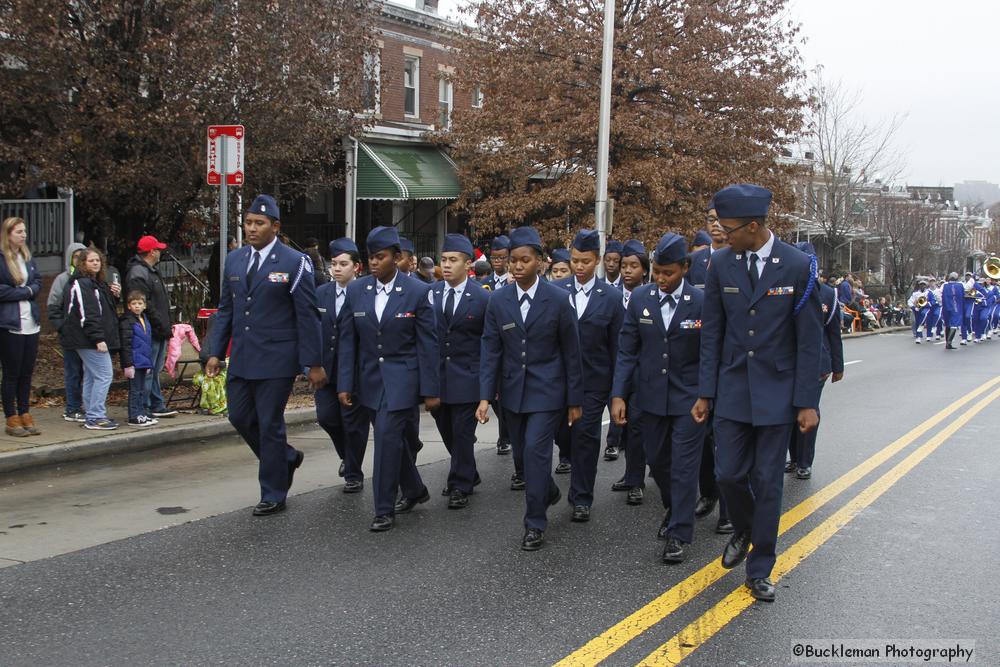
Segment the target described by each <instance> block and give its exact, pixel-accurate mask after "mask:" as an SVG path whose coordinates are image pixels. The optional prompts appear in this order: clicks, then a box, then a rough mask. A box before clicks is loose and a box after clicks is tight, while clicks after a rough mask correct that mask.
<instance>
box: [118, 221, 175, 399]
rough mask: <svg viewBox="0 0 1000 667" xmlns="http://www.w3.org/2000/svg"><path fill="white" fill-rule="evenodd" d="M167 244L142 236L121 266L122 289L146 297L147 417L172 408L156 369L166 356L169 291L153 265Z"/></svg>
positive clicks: (160, 369)
mask: <svg viewBox="0 0 1000 667" xmlns="http://www.w3.org/2000/svg"><path fill="white" fill-rule="evenodd" d="M166 247H167V244H166V243H160V242H159V241H158V240H157V239H156V237H155V236H149V235H146V236H143V237H142V238H140V239H139V243H138V244H137V245H136V249H137V251H138V254H136V255H135V256H134V257H132V258H131V259H130V260H129V261H128V265H127V266H126V268H125V291H124V292H123V294H125V295H128V294H129V293H130V292H133V291H136V292H141V293H142V294H143V296H145V297H146V314H147V315H148V316H149V324H150V327H151V328H152V334H153V350H152V357H153V368H152V369H151V370H150V372H149V373H148V374H147V375H146V397H147V398H146V401H147V403H146V413H147V414H148V415H149V416H151V417H173V416H174V415H176V414H177V411H176V410H170V409H168V408H167V406H166V405H165V404H164V402H163V394H162V393H161V391H160V372H161V371H162V370H163V364H164V362H165V361H166V359H167V342H168V341H169V340H170V335H171V324H172V323H171V319H170V295H169V294H168V293H167V286H166V285H165V284H164V283H163V278H162V277H161V276H160V273H159V271H157V270H156V265H157V264H158V263H159V261H160V251H161V250H164V249H165V248H166Z"/></svg>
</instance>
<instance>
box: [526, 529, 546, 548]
mask: <svg viewBox="0 0 1000 667" xmlns="http://www.w3.org/2000/svg"><path fill="white" fill-rule="evenodd" d="M544 541H545V533H543V532H542V531H540V530H537V529H535V528H528V529H527V530H526V531H524V537H522V538H521V548H522V549H524V550H525V551H538V550H539V549H541V548H542V542H544Z"/></svg>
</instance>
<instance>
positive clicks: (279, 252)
mask: <svg viewBox="0 0 1000 667" xmlns="http://www.w3.org/2000/svg"><path fill="white" fill-rule="evenodd" d="M280 219H281V213H280V211H279V209H278V203H277V202H276V201H275V200H274V198H273V197H271V196H269V195H258V196H257V198H256V199H254V200H253V204H252V205H251V206H250V210H249V211H247V214H246V217H245V218H244V221H243V233H244V238H245V240H246V242H247V244H248V245H246V246H244V247H242V248H240V249H238V250H234V251H233V252H231V253H229V255H228V256H227V257H226V264H225V284H224V285H223V286H222V294H221V297H220V301H219V312H218V314H217V315H216V316H215V324H214V326H213V327H212V336H211V339H210V342H209V348H208V349H209V359H208V362H207V363H206V364H205V374H206V375H207V376H208V377H214V376H216V375H218V374H219V370H220V369H221V367H222V362H221V361H220V360H221V359H224V358H225V355H226V348H227V346H228V345H229V343H230V339H232V351H231V353H230V357H229V370H228V373H227V375H226V400H227V402H228V405H229V421H230V423H232V425H233V426H234V427H235V428H236V431H237V432H238V433H239V434H240V435H241V436H242V437H243V439H244V440H245V441H246V443H247V444H248V445H250V449H252V450H253V453H254V454H255V455H256V456H257V458H258V459H259V460H260V466H259V473H258V478H259V480H260V502H259V503H258V504H257V506H256V507H254V510H253V514H254V516H267V515H270V514H276V513H277V512H281V511H283V510H284V509H285V498H286V497H287V496H288V489H289V488H291V486H292V477H293V476H294V474H295V470H296V469H297V468H298V467H299V466H300V465H302V459H303V458H304V455H303V453H302V452H300V451H298V450H297V449H295V448H294V447H292V446H291V445H289V444H288V439H287V438H286V437H285V404H286V403H287V402H288V395H289V394H290V393H291V391H292V384H293V383H294V382H295V377H296V376H297V375H298V374H299V373H301V372H302V369H303V368H308V369H309V370H308V377H309V385H310V386H311V387H312V388H313V389H319V388H321V387H322V386H323V385H324V384H326V380H327V376H326V372H325V371H324V370H323V353H322V351H321V347H322V328H321V325H320V318H319V312H318V311H317V310H316V287H315V284H314V283H313V275H312V271H313V268H312V260H310V259H309V257H308V256H307V255H304V254H302V253H300V252H297V251H295V250H292V249H291V248H289V247H288V246H286V245H285V244H283V243H282V242H281V241H279V240H278V236H277V235H278V231H279V229H280V228H281V222H280Z"/></svg>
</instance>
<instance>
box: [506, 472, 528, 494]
mask: <svg viewBox="0 0 1000 667" xmlns="http://www.w3.org/2000/svg"><path fill="white" fill-rule="evenodd" d="M527 486H528V485H527V484H525V483H524V477H521V476H520V475H518V474H517V473H514V474H513V475H511V476H510V490H511V491H524V490H525V489H526V488H527Z"/></svg>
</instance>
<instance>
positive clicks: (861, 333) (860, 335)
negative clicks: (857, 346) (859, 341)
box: [841, 327, 910, 339]
mask: <svg viewBox="0 0 1000 667" xmlns="http://www.w3.org/2000/svg"><path fill="white" fill-rule="evenodd" d="M894 331H910V327H886V328H885V329H876V330H875V331H859V332H857V333H850V334H844V335H843V336H841V338H844V339H848V338H864V337H865V336H878V335H879V334H885V333H893V332H894Z"/></svg>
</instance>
